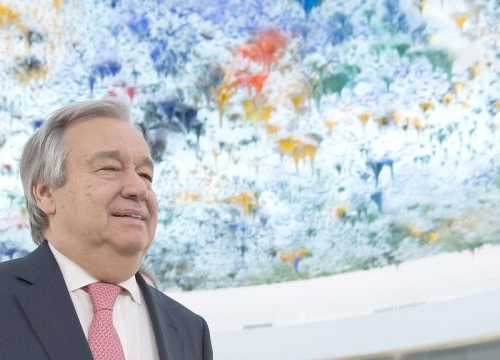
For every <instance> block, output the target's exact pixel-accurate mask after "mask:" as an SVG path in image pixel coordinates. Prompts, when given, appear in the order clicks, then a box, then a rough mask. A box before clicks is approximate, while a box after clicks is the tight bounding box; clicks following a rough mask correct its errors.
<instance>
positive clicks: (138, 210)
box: [0, 99, 212, 360]
mask: <svg viewBox="0 0 500 360" xmlns="http://www.w3.org/2000/svg"><path fill="white" fill-rule="evenodd" d="M153 168H154V166H153V161H152V159H151V154H150V151H149V149H148V145H147V143H146V141H145V139H144V137H143V136H142V133H141V131H140V130H138V129H137V128H136V127H135V126H133V125H132V123H131V121H130V117H129V109H128V107H127V106H126V105H124V104H122V103H121V102H119V101H116V100H112V99H109V100H99V101H86V102H79V103H75V104H71V105H69V106H66V107H63V108H61V109H60V110H58V111H56V112H55V113H53V114H52V115H51V116H50V118H49V119H48V120H47V121H46V122H45V123H44V124H43V126H42V127H41V128H40V129H38V130H37V131H36V132H35V134H34V135H33V136H32V137H31V138H30V139H29V140H28V142H27V144H26V146H25V148H24V151H23V154H22V157H21V164H20V169H21V179H22V182H23V187H24V193H25V197H26V204H27V210H28V214H29V219H30V224H31V232H32V237H33V239H34V241H35V242H36V243H37V244H38V245H39V246H38V248H37V249H36V250H34V251H33V252H32V253H31V254H29V255H27V256H26V257H24V258H21V259H17V260H11V261H7V262H4V263H1V264H0V358H2V359H4V358H5V359H9V360H17V359H19V360H29V359H36V360H44V359H60V360H70V359H71V360H78V359H81V360H84V359H85V360H90V359H95V360H97V359H102V360H104V359H106V360H112V359H134V360H139V359H140V360H147V359H161V360H163V359H169V360H177V359H186V360H196V359H205V360H206V359H212V346H211V342H210V334H209V330H208V327H207V324H206V322H205V320H204V319H203V318H202V317H200V316H199V315H196V314H194V313H193V312H191V311H190V310H188V309H187V308H185V307H183V306H182V305H180V304H179V303H177V302H175V301H174V300H172V299H170V298H169V297H168V296H166V295H164V294H163V293H161V292H159V291H158V290H156V289H155V288H153V287H151V286H149V285H148V284H147V283H146V281H145V280H144V278H143V277H142V276H141V275H140V273H139V267H140V264H141V262H142V259H143V257H144V254H145V252H146V250H147V249H148V247H149V246H150V245H151V242H152V241H153V238H154V235H155V231H156V225H157V220H158V201H157V198H156V195H155V193H154V192H153V189H152V183H153Z"/></svg>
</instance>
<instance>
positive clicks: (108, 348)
mask: <svg viewBox="0 0 500 360" xmlns="http://www.w3.org/2000/svg"><path fill="white" fill-rule="evenodd" d="M85 290H86V291H87V292H88V293H89V295H90V300H91V301H92V305H93V306H94V317H93V318H92V322H91V323H90V329H89V345H90V350H91V351H92V355H93V356H94V360H125V355H124V354H123V348H122V344H121V343H120V338H119V337H118V333H117V332H116V329H115V327H114V326H113V306H114V304H115V301H116V298H117V297H118V294H119V293H120V291H121V287H119V286H118V285H114V284H108V283H94V284H90V285H88V286H87V287H86V288H85Z"/></svg>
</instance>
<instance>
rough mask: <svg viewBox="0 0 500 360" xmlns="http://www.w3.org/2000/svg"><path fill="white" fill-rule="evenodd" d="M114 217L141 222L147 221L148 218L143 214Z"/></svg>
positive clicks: (116, 215) (126, 214)
mask: <svg viewBox="0 0 500 360" xmlns="http://www.w3.org/2000/svg"><path fill="white" fill-rule="evenodd" d="M113 216H115V217H121V218H130V219H135V220H141V221H144V220H146V217H145V216H144V215H142V214H133V213H124V214H113Z"/></svg>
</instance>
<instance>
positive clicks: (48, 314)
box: [16, 243, 92, 360]
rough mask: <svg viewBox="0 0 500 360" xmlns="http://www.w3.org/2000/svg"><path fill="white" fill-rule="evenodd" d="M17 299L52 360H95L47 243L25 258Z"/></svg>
mask: <svg viewBox="0 0 500 360" xmlns="http://www.w3.org/2000/svg"><path fill="white" fill-rule="evenodd" d="M25 261H26V266H25V267H24V268H23V269H24V270H23V271H22V272H20V273H18V274H17V275H18V278H19V280H20V281H23V282H24V283H25V284H27V285H25V286H22V287H19V288H18V289H17V291H16V297H17V300H18V301H19V304H20V305H21V307H22V308H23V310H24V313H25V315H26V318H27V320H28V321H29V322H30V324H31V326H32V327H33V330H34V332H35V333H36V335H37V336H38V338H39V339H40V342H41V343H42V345H43V347H44V348H45V350H46V352H47V354H48V355H49V358H50V359H54V360H56V359H57V360H59V359H60V360H66V359H72V360H91V359H92V355H91V353H90V348H89V346H88V343H87V340H86V338H85V334H84V333H83V330H82V327H81V325H80V321H79V320H78V315H77V314H76V311H75V308H74V306H73V303H72V301H71V297H70V295H69V293H68V290H67V288H66V285H65V282H64V278H63V276H62V273H61V271H60V269H59V266H58V265H57V262H56V260H55V258H54V256H53V255H52V252H51V251H50V248H49V247H48V244H47V243H43V244H42V245H40V246H39V247H38V249H36V250H35V251H34V252H33V253H31V254H30V255H28V256H27V257H26V258H25Z"/></svg>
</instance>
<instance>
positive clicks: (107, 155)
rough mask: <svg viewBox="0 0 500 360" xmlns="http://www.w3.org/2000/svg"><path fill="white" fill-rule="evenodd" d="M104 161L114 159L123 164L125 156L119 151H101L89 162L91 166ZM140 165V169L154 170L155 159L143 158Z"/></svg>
mask: <svg viewBox="0 0 500 360" xmlns="http://www.w3.org/2000/svg"><path fill="white" fill-rule="evenodd" d="M102 159H112V160H116V161H119V162H123V160H124V159H123V155H122V154H121V153H120V152H119V151H118V150H111V151H99V152H97V153H95V154H94V155H93V156H92V157H91V158H90V159H89V160H88V161H87V162H88V163H89V164H90V163H92V162H94V161H96V160H102ZM138 165H139V166H138V167H142V166H147V167H149V168H150V169H151V170H153V169H154V162H153V159H151V158H150V157H149V156H144V157H142V158H141V161H140V162H139V164H138Z"/></svg>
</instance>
